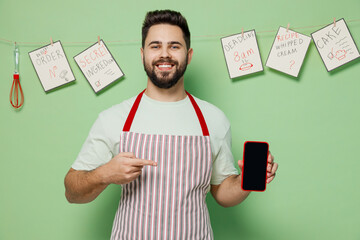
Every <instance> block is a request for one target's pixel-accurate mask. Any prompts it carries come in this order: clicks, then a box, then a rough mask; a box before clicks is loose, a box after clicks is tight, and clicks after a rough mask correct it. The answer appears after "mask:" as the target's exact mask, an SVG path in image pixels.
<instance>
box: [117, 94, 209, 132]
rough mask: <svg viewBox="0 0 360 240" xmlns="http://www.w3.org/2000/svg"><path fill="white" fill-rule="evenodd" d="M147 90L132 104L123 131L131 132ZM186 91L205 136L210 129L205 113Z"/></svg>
mask: <svg viewBox="0 0 360 240" xmlns="http://www.w3.org/2000/svg"><path fill="white" fill-rule="evenodd" d="M145 90H146V89H145ZM145 90H144V91H142V92H141V93H140V94H139V95H138V96H137V97H136V99H135V102H134V104H133V106H132V108H131V110H130V113H129V115H128V117H127V119H126V122H125V124H124V128H123V132H129V131H130V128H131V124H132V122H133V120H134V117H135V114H136V111H137V109H138V107H139V104H140V100H141V98H142V96H143V94H144V92H145ZM185 92H186V94H187V95H188V97H189V99H190V102H191V104H192V105H193V107H194V110H195V112H196V115H197V117H198V119H199V122H200V126H201V129H202V132H203V135H204V136H209V130H208V128H207V125H206V122H205V119H204V116H203V114H202V112H201V110H200V108H199V106H198V105H197V103H196V101H195V99H194V98H193V96H191V94H190V93H188V92H187V91H185Z"/></svg>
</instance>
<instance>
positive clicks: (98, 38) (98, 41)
mask: <svg viewBox="0 0 360 240" xmlns="http://www.w3.org/2000/svg"><path fill="white" fill-rule="evenodd" d="M98 44H99V45H100V36H98Z"/></svg>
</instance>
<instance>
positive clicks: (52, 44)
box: [50, 37, 54, 46]
mask: <svg viewBox="0 0 360 240" xmlns="http://www.w3.org/2000/svg"><path fill="white" fill-rule="evenodd" d="M50 43H51V46H54V42H53V40H52V37H50Z"/></svg>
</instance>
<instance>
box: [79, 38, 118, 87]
mask: <svg viewBox="0 0 360 240" xmlns="http://www.w3.org/2000/svg"><path fill="white" fill-rule="evenodd" d="M74 60H75V62H76V63H77V65H78V66H79V68H80V70H81V71H82V73H83V74H84V76H85V78H86V79H87V80H88V82H89V83H90V85H91V87H92V89H93V90H94V91H95V92H96V93H97V92H99V91H100V90H102V89H104V88H105V87H106V86H108V85H109V84H111V83H112V82H114V81H115V80H117V79H119V78H120V77H122V76H124V73H123V72H122V71H121V69H120V67H119V65H118V64H117V63H116V61H115V59H114V58H113V56H112V55H111V53H110V51H109V49H108V48H107V47H106V45H105V43H104V42H103V40H100V44H99V43H98V42H97V43H95V44H94V45H92V46H90V47H89V48H87V49H86V50H84V51H83V52H81V53H79V54H78V55H76V56H75V57H74Z"/></svg>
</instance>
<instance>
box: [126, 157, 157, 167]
mask: <svg viewBox="0 0 360 240" xmlns="http://www.w3.org/2000/svg"><path fill="white" fill-rule="evenodd" d="M130 164H131V165H133V166H137V167H142V166H157V162H154V161H152V160H146V159H139V158H135V159H131V163H130Z"/></svg>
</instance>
